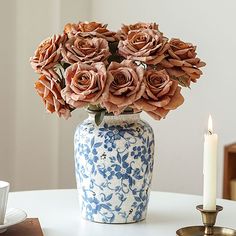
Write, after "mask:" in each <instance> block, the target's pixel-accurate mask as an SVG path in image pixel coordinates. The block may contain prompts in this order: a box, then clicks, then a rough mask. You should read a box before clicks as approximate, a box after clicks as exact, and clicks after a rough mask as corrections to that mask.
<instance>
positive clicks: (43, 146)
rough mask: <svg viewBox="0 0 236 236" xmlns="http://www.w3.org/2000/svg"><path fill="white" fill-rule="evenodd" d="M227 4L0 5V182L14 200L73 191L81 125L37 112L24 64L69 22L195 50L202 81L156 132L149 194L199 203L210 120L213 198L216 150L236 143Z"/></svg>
mask: <svg viewBox="0 0 236 236" xmlns="http://www.w3.org/2000/svg"><path fill="white" fill-rule="evenodd" d="M235 8H236V2H235V1H234V0H228V1H227V2H226V1H218V0H217V1H215V0H208V1H204V0H198V1H196V2H194V4H190V1H189V0H179V1H165V0H147V1H137V0H129V1H127V0H119V1H117V0H99V1H98V0H97V1H95V0H91V1H88V0H68V1H66V0H41V1H38V0H30V1H29V0H11V1H9V0H1V1H0V27H1V32H4V33H5V34H3V33H1V39H0V42H1V43H0V55H1V57H0V81H1V93H0V104H1V117H0V120H1V122H0V132H1V133H0V179H6V180H9V181H11V183H12V186H13V190H23V189H45V188H71V187H74V186H75V180H74V170H73V132H74V129H75V127H76V125H77V124H78V123H79V122H81V120H83V119H84V118H85V116H86V114H85V113H84V112H83V111H76V112H74V113H73V117H72V118H71V119H70V120H69V121H64V120H59V119H58V118H57V117H56V116H54V115H48V114H46V113H45V112H44V108H43V105H42V103H41V101H40V99H39V97H38V96H37V95H36V93H35V91H34V89H33V85H34V81H35V79H36V77H37V76H36V75H35V74H34V72H33V71H32V69H31V68H30V66H29V62H28V61H29V57H30V56H31V55H32V54H33V51H34V49H35V47H36V46H37V45H38V43H39V42H40V41H41V40H42V39H44V38H46V37H47V36H49V35H51V34H52V33H57V32H60V31H61V30H62V25H64V24H65V23H66V22H70V21H77V20H86V19H87V20H90V19H92V20H98V21H102V22H104V23H109V25H110V27H111V28H112V29H114V30H116V29H118V28H119V26H120V24H121V23H131V22H137V21H148V22H152V21H156V22H158V23H159V24H160V29H161V30H162V31H164V32H165V33H166V34H167V36H173V37H181V38H182V39H185V40H187V41H191V42H194V43H196V44H197V45H199V49H198V52H199V55H200V56H201V58H204V59H205V61H206V62H207V63H208V66H207V67H206V68H205V69H204V76H203V77H202V79H201V81H199V83H198V84H197V85H196V86H195V85H193V86H192V89H191V90H188V89H187V90H185V92H184V93H185V95H186V96H185V97H186V102H185V104H184V105H183V106H182V107H181V108H180V109H178V110H177V111H174V112H172V113H170V114H169V116H168V117H167V119H166V120H163V121H161V122H156V121H153V120H152V119H150V118H149V117H147V116H146V115H145V114H144V115H143V117H144V118H145V119H147V120H148V121H149V122H150V123H151V125H152V126H153V127H154V130H155V134H156V143H157V155H158V156H157V160H156V164H155V173H154V178H153V180H154V183H153V188H154V189H156V190H162V191H174V192H185V193H194V194H201V192H202V151H203V150H202V149H203V133H204V131H205V130H204V129H205V127H206V122H207V116H208V113H209V112H211V113H212V116H213V122H214V126H215V130H216V131H217V133H218V134H219V138H220V139H219V144H220V145H219V161H218V162H219V165H218V166H219V182H218V183H219V194H220V192H221V179H222V156H223V145H224V144H226V143H230V142H232V141H235V140H236V125H235V120H236V109H235V101H236V92H235V91H236V78H235V73H234V61H235V58H234V52H235V51H236V44H235V37H236V28H235V26H234V22H235V20H236V19H235V18H236V17H235V14H234V9H235Z"/></svg>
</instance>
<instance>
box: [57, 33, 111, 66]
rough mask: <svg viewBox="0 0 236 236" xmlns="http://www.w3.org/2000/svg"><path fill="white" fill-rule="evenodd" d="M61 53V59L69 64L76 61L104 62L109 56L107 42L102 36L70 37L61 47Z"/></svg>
mask: <svg viewBox="0 0 236 236" xmlns="http://www.w3.org/2000/svg"><path fill="white" fill-rule="evenodd" d="M61 53H62V56H63V61H65V62H67V63H69V64H73V63H76V62H84V63H86V64H92V63H94V62H104V63H105V64H106V63H107V58H108V57H109V56H110V52H109V47H108V42H107V41H106V40H105V39H103V38H81V37H71V38H70V39H68V41H67V42H66V43H65V45H64V47H62V49H61Z"/></svg>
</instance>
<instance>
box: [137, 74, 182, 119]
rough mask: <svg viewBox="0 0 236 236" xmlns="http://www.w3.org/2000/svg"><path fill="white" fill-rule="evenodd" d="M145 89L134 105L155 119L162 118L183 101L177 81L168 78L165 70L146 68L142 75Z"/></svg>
mask: <svg viewBox="0 0 236 236" xmlns="http://www.w3.org/2000/svg"><path fill="white" fill-rule="evenodd" d="M144 83H145V85H146V90H145V92H144V94H143V96H142V98H140V99H139V100H138V101H136V102H134V107H136V108H137V109H138V110H144V111H146V112H147V113H148V114H149V115H150V116H152V117H153V118H154V119H156V120H160V119H161V118H164V117H165V116H166V115H167V113H168V112H169V111H170V110H174V109H176V108H177V107H178V106H180V105H181V104H182V103H183V102H184V98H183V96H182V95H181V93H180V91H181V88H180V87H179V86H178V82H177V81H173V80H171V79H170V77H169V75H168V74H167V72H166V71H165V70H161V71H157V70H148V71H146V72H145V75H144Z"/></svg>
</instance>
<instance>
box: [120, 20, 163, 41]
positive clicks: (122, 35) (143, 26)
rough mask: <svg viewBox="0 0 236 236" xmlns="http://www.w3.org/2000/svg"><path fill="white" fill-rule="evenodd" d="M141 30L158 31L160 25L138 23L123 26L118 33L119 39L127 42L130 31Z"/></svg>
mask: <svg viewBox="0 0 236 236" xmlns="http://www.w3.org/2000/svg"><path fill="white" fill-rule="evenodd" d="M140 29H153V30H158V25H157V24H156V23H144V22H138V23H136V24H131V25H124V24H123V25H122V27H121V29H120V30H119V31H118V32H117V38H119V39H121V40H125V39H126V38H127V36H128V34H129V32H130V31H132V30H140Z"/></svg>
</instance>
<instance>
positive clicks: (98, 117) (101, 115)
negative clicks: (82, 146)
mask: <svg viewBox="0 0 236 236" xmlns="http://www.w3.org/2000/svg"><path fill="white" fill-rule="evenodd" d="M105 114H106V110H102V111H99V112H97V113H96V115H95V124H96V125H97V126H99V125H100V124H101V123H102V121H103V118H104V116H105Z"/></svg>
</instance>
